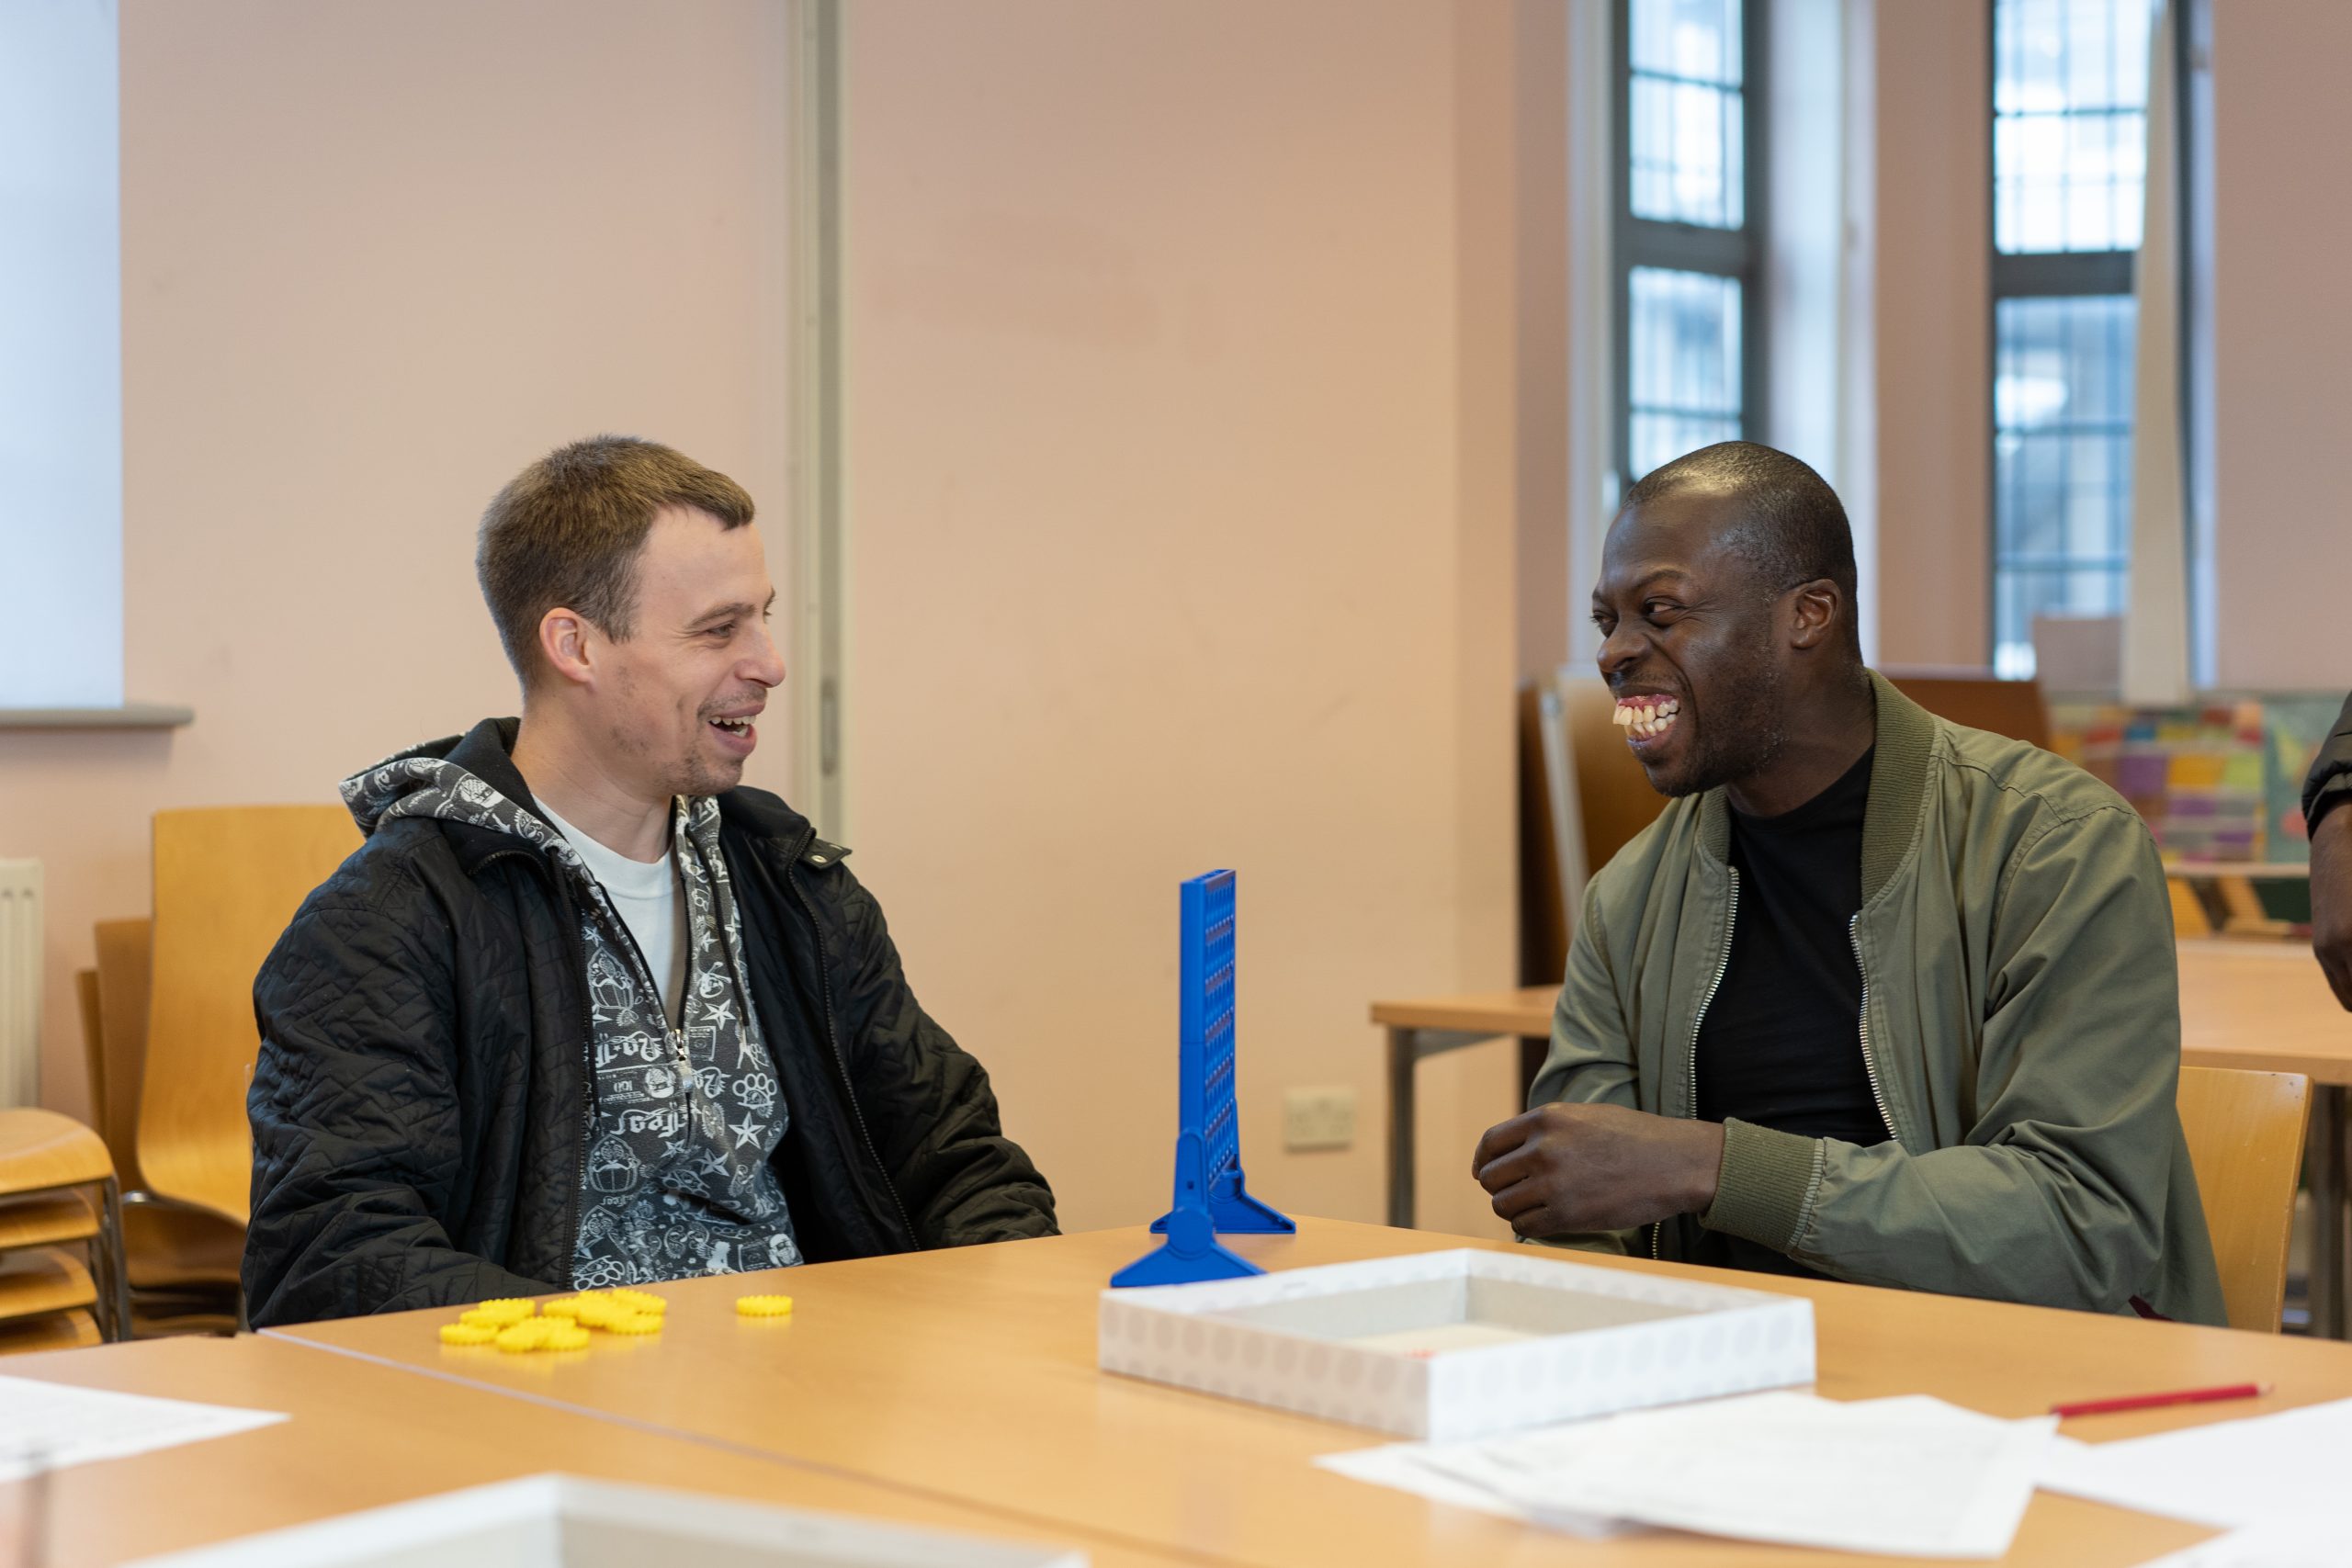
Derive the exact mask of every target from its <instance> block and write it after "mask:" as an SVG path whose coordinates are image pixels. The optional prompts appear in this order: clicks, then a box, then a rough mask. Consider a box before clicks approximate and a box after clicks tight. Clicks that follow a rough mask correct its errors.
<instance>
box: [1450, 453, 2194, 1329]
mask: <svg viewBox="0 0 2352 1568" xmlns="http://www.w3.org/2000/svg"><path fill="white" fill-rule="evenodd" d="M1593 616H1594V620H1595V621H1596V622H1597V624H1598V625H1599V626H1600V630H1601V634H1602V637H1604V639H1605V640H1604V641H1603V642H1602V644H1601V649H1600V672H1601V674H1602V675H1603V676H1604V677H1606V678H1607V680H1608V682H1609V683H1610V686H1611V689H1612V690H1613V691H1614V692H1615V693H1616V695H1617V699H1618V713H1617V716H1618V721H1619V723H1620V724H1621V725H1623V726H1624V728H1625V729H1626V736H1627V741H1628V744H1629V745H1630V746H1631V747H1632V748H1633V750H1634V755H1635V757H1636V758H1638V759H1639V760H1640V761H1641V764H1642V767H1643V769H1644V771H1645V773H1647V774H1648V776H1649V780H1650V783H1651V784H1652V785H1653V786H1655V787H1656V788H1657V790H1658V791H1659V793H1661V794H1663V795H1669V796H1671V797H1673V798H1672V800H1671V802H1670V803H1669V804H1668V807H1667V808H1666V811H1665V813H1664V814H1663V815H1662V816H1660V817H1659V818H1658V820H1657V823H1656V824H1654V825H1653V826H1652V827H1650V828H1649V829H1645V831H1644V832H1643V833H1642V834H1641V835H1640V836H1639V837H1638V838H1636V839H1634V841H1633V842H1632V843H1630V844H1628V845H1627V846H1626V847H1625V849H1624V850H1623V852H1620V853H1619V854H1618V855H1617V857H1616V858H1615V859H1614V860H1612V861H1611V862H1610V863H1609V864H1608V865H1607V866H1606V867H1604V868H1603V869H1602V870H1601V871H1600V873H1599V874H1597V875H1595V876H1594V877H1593V879H1592V882H1591V884H1590V886H1589V888H1588V889H1587V891H1586V894H1585V898H1584V906H1583V913H1582V916H1581V918H1580V919H1578V921H1577V928H1576V935H1575V940H1574V942H1572V944H1571V945H1570V949H1569V953H1568V964H1567V971H1568V972H1567V977H1566V985H1565V986H1564V987H1563V988H1562V990H1561V995H1560V1004H1559V1009H1558V1011H1557V1013H1556V1014H1555V1018H1554V1021H1553V1027H1552V1053H1551V1056H1550V1058H1549V1059H1548V1060H1547V1061H1546V1062H1545V1064H1544V1069H1543V1071H1542V1073H1541V1074H1539V1075H1538V1077H1536V1080H1535V1084H1534V1087H1533V1089H1532V1092H1531V1094H1530V1096H1529V1102H1530V1104H1531V1105H1532V1107H1533V1109H1532V1110H1530V1111H1527V1112H1526V1113H1525V1114H1523V1115H1521V1116H1517V1117H1514V1118H1513V1119H1511V1120H1510V1121H1508V1122H1503V1123H1502V1124H1501V1125H1499V1126H1498V1127H1495V1128H1493V1129H1491V1130H1490V1131H1488V1132H1487V1135H1486V1136H1485V1137H1484V1138H1483V1139H1482V1140H1480V1142H1479V1145H1478V1148H1477V1151H1476V1156H1474V1161H1473V1168H1474V1169H1475V1171H1476V1175H1477V1178H1478V1180H1479V1182H1480V1184H1481V1185H1482V1186H1484V1187H1485V1188H1486V1189H1487V1191H1488V1192H1489V1193H1491V1194H1492V1195H1493V1198H1494V1208H1495V1212H1496V1213H1498V1214H1499V1215H1501V1216H1502V1217H1503V1218H1505V1219H1507V1220H1509V1221H1510V1222H1511V1224H1512V1225H1513V1226H1514V1227H1515V1228H1516V1229H1517V1230H1518V1231H1519V1233H1520V1234H1521V1235H1525V1236H1529V1237H1534V1238H1541V1239H1544V1240H1552V1241H1561V1242H1566V1243H1568V1244H1571V1245H1578V1246H1588V1247H1604V1248H1609V1249H1614V1250H1623V1249H1626V1248H1629V1247H1638V1248H1640V1249H1642V1250H1645V1251H1647V1252H1649V1253H1651V1254H1652V1255H1654V1256H1657V1257H1661V1258H1680V1259H1683V1260H1686V1261H1691V1262H1699V1263H1713V1264H1719V1265H1724V1266H1728V1267H1735V1268H1746V1269H1762V1270H1767V1271H1772V1272H1779V1273H1789V1274H1800V1275H1807V1276H1812V1277H1826V1278H1832V1279H1839V1280H1855V1281H1859V1282H1860V1283H1863V1284H1871V1285H1896V1286H1905V1287H1908V1288H1911V1289H1915V1290H1925V1291H1941V1292H1950V1293H1952V1294H1957V1295H1971V1296H1988V1297H1996V1298H1999V1299H2002V1300H2007V1301H2017V1302H2031V1303H2041V1304H2043V1305H2048V1306H2064V1307H2076V1308H2083V1309H2087V1310H2091V1311H2097V1312H2116V1313H2130V1312H2138V1313H2141V1314H2146V1315H2158V1316H2164V1317H2172V1318H2181V1319H2186V1320H2188V1321H2191V1322H2197V1323H2221V1322H2222V1321H2223V1314H2222V1293H2221V1284H2220V1280H2219V1279H2218V1277H2217V1275H2216V1274H2215V1272H2214V1267H2213V1255H2212V1247H2211V1241H2210V1240H2209V1238H2208V1236H2207V1234H2206V1230H2205V1217H2204V1212H2203V1210H2202V1208H2201V1207H2200V1206H2199V1202H2198V1198H2197V1186H2196V1179H2195V1176H2194V1173H2193V1172H2192V1171H2191V1170H2190V1168H2189V1163H2188V1150H2187V1147H2186V1145H2185V1144H2184V1143H2183V1141H2182V1138H2181V1131H2180V1121H2179V1117H2178V1115H2177V1112H2176V1111H2175V1109H2174V1095H2175V1092H2176V1089H2177V1080H2178V1077H2179V1066H2180V1014H2179V987H2178V982H2177V977H2176V971H2175V958H2174V953H2173V938H2172V918H2171V906H2170V902H2169V900H2168V898H2167V897H2166V894H2165V882H2164V871H2163V867H2162V866H2161V864H2160V863H2158V861H2157V858H2156V851H2155V845H2154V841H2153V840H2152V839H2151V838H2150V837H2149V834H2148V831H2147V829H2146V828H2145V827H2144V826H2143V824H2142V823H2141V821H2140V818H2138V817H2137V816H2136V815H2135V814H2134V813H2133V812H2132V811H2131V807H2128V806H2127V805H2125V804H2124V802H2123V800H2122V799H2121V798H2120V796H2118V795H2116V794H2115V793H2114V792H2113V791H2111V790H2109V788H2108V787H2107V786H2106V785H2104V784H2100V783H2099V782H2098V780H2096V779H2094V778H2092V777H2091V776H2090V775H2089V774H2088V773H2084V772H2083V771H2082V770H2080V769H2078V768H2076V767H2075V766H2074V765H2073V764H2072V763H2069V762H2066V761H2062V760H2061V759H2059V758H2057V757H2055V756H2052V754H2051V753H2049V752H2047V751H2044V750H2040V749H2039V748H2036V747H2033V746H2030V745H2026V744H2024V743H2022V742H2020V741H2015V740H2008V739H2002V738H2001V737H1999V736H1996V735H1988V734H1985V733H1984V732H1982V731H1979V730H1973V729H1966V728H1961V727H1960V726H1958V725H1954V724H1949V723H1946V722H1944V721H1943V720H1941V719H1939V718H1937V717H1935V716H1932V715H1930V714H1928V712H1927V711H1926V710H1925V709H1923V708H1921V707H1919V706H1918V705H1917V704H1915V703H1913V702H1911V701H1909V700H1908V699H1907V698H1905V697H1904V696H1903V695H1902V694H1900V693H1899V692H1897V691H1895V689H1894V687H1893V686H1891V685H1889V684H1888V683H1887V682H1885V681H1884V680H1883V679H1882V678H1880V677H1878V676H1876V675H1874V674H1872V673H1871V671H1869V670H1867V669H1866V668H1864V666H1863V664H1862V660H1861V649H1860V638H1859V636H1858V634H1857V631H1856V626H1855V616H1854V555H1853V540H1852V536H1851V534H1850V532H1849V529H1848V527H1847V524H1846V515H1845V511H1844V508H1843V507H1841V506H1840V505H1839V504H1838V498H1837V496H1836V494H1835V493H1834V492H1832V491H1831V490H1830V489H1829V487H1828V486H1827V485H1826V484H1825V483H1824V482H1823V481H1822V479H1821V478H1820V476H1819V475H1817V474H1815V472H1814V471H1813V470H1812V469H1811V468H1807V467H1806V466H1805V465H1804V464H1803V463H1801V462H1799V461H1797V460H1796V459H1795V458H1793V457H1788V456H1786V455H1785V454H1783V453H1780V452H1776V451H1773V450H1772V449H1771V448H1770V447H1765V446H1753V445H1749V444H1747V443H1743V442H1726V443H1724V444H1723V445H1721V446H1710V447H1706V448H1703V449H1702V450H1701V451H1698V452H1694V453H1691V455H1690V456H1688V457H1682V458H1679V459H1677V460H1676V461H1675V462H1672V463H1669V464H1668V465H1666V466H1665V467H1663V468H1659V469H1657V470H1656V471H1655V472H1653V473H1652V474H1650V475H1649V476H1648V477H1647V478H1645V479H1643V480H1642V481H1641V482H1640V483H1639V484H1637V485H1635V486H1634V489H1633V490H1632V491H1631V492H1630V493H1629V495H1628V496H1627V499H1626V502H1625V505H1624V508H1623V511H1621V512H1620V513H1619V514H1618V517H1617V520H1616V522H1615V523H1614V524H1613V525H1611V529H1610V532H1609V539H1608V545H1607V548H1606V554H1605V557H1604V564H1603V571H1602V577H1601V581H1600V586H1599V588H1598V590H1597V591H1596V592H1595V593H1594V595H1593Z"/></svg>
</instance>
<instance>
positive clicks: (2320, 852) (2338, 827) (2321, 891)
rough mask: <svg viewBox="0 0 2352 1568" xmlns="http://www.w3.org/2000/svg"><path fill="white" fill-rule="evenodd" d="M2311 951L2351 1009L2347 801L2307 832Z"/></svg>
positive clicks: (2350, 807) (2351, 812)
mask: <svg viewBox="0 0 2352 1568" xmlns="http://www.w3.org/2000/svg"><path fill="white" fill-rule="evenodd" d="M2312 952H2313V953H2317V954H2319V966H2320V967H2321V968H2323V969H2324V970H2326V971H2327V983H2328V984H2329V985H2331V986H2333V987H2335V999H2336V1000H2337V1001H2339V1002H2342V1003H2343V1004H2344V1005H2345V1007H2346V1009H2352V800H2347V801H2342V802H2340V803H2339V804H2337V805H2336V806H2335V807H2330V808H2329V810H2328V812H2327V814H2326V815H2325V816H2324V817H2322V818H2320V819H2319V826H2318V827H2317V828H2314V829H2312Z"/></svg>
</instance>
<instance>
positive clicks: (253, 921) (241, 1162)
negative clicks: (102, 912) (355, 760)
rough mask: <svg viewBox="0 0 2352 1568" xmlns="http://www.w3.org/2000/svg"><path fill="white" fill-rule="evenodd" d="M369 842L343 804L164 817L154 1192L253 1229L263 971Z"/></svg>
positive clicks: (150, 1143) (148, 1110) (147, 1129)
mask: <svg viewBox="0 0 2352 1568" xmlns="http://www.w3.org/2000/svg"><path fill="white" fill-rule="evenodd" d="M358 844H359V829H358V827H357V826H356V824H355V823H354V822H353V821H352V820H351V816H350V814H349V813H348V812H346V811H345V810H344V809H343V808H342V807H339V806H333V807H331V806H236V807H203V808H198V809H193V810H185V811H158V812H157V813H155V932H154V945H153V953H154V976H153V995H152V997H151V998H150V1004H149V1009H148V1015H147V1016H148V1024H147V1069H146V1081H145V1082H144V1084H143V1085H142V1086H141V1095H140V1103H139V1166H140V1170H141V1174H142V1175H143V1176H144V1177H145V1178H146V1181H147V1185H148V1188H149V1190H152V1191H154V1192H157V1193H160V1194H162V1195H163V1196H164V1197H167V1198H177V1199H181V1200H183V1201H187V1202H190V1203H197V1204H201V1205H202V1206H204V1207H205V1208H208V1209H212V1210H214V1211H216V1212H218V1213H222V1214H225V1215H227V1216H229V1217H230V1218H231V1219H233V1220H237V1221H239V1222H241V1223H242V1222H243V1220H244V1219H245V1218H246V1216H247V1213H248V1203H249V1196H250V1192H251V1189H252V1183H253V1136H252V1133H251V1131H250V1130H249V1128H248V1127H247V1125H246V1122H245V1089H246V1086H247V1084H248V1083H249V1082H250V1081H251V1079H252V1077H253V1070H254V1057H255V1056H256V1055H259V1053H260V1049H261V1039H260V1036H259V1034H258V1033H257V1032H255V1029H254V1006H253V987H254V974H255V972H256V971H258V970H259V969H260V968H261V964H262V960H263V959H265V958H266V957H268V956H269V950H270V949H271V947H273V946H275V945H276V944H277V939H278V937H279V936H280V935H281V934H283V933H284V931H285V930H286V927H287V923H288V921H289V920H291V919H293V916H294V911H295V909H296V908H298V907H299V906H300V904H301V902H302V900H303V898H304V897H307V896H308V895H309V894H310V892H311V889H312V888H314V887H316V886H318V885H319V884H320V883H322V882H323V881H325V880H326V879H327V877H328V875H329V874H331V873H333V872H334V868H335V867H336V866H337V865H339V864H341V863H342V862H343V859H344V857H345V855H347V854H349V853H350V852H352V851H353V850H354V849H356V848H357V847H358Z"/></svg>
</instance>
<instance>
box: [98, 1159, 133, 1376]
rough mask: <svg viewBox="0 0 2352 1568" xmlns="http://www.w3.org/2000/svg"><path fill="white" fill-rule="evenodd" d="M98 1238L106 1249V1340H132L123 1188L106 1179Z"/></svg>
mask: <svg viewBox="0 0 2352 1568" xmlns="http://www.w3.org/2000/svg"><path fill="white" fill-rule="evenodd" d="M98 1235H99V1238H100V1241H101V1243H102V1244H103V1246H104V1247H105V1249H106V1270H105V1282H104V1283H103V1284H102V1285H101V1286H100V1290H101V1291H102V1292H103V1293H104V1295H105V1298H106V1310H105V1311H104V1312H103V1313H101V1314H99V1316H100V1320H101V1321H102V1322H103V1323H104V1324H105V1325H106V1337H107V1339H108V1340H109V1341H114V1342H119V1341H121V1340H125V1339H128V1338H130V1247H129V1243H128V1242H127V1241H126V1239H125V1238H124V1235H123V1230H122V1186H121V1183H119V1181H117V1180H116V1179H114V1178H113V1177H111V1176H109V1177H107V1179H106V1207H105V1212H104V1213H102V1214H101V1215H100V1217H99V1223H98Z"/></svg>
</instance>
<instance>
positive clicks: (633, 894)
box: [539, 802, 686, 1027]
mask: <svg viewBox="0 0 2352 1568" xmlns="http://www.w3.org/2000/svg"><path fill="white" fill-rule="evenodd" d="M539 815H540V816H542V817H545V818H547V819H548V825H549V826H550V827H552V828H554V829H555V830H556V831H557V832H559V833H561V834H562V835H563V836H564V839H565V840H566V841H568V842H569V843H570V844H571V847H572V848H573V849H575V850H577V851H579V852H580V858H581V859H582V860H583V861H585V862H587V863H588V870H589V874H591V875H593V876H594V877H595V879H596V880H597V881H598V882H601V883H603V884H604V885H605V897H607V898H610V899H611V900H612V901H613V908H615V909H617V910H618V911H620V917H621V920H622V923H624V924H625V925H627V926H628V934H629V935H630V936H632V937H635V938H636V939H637V948H638V951H639V953H644V954H645V966H646V967H647V968H648V969H650V970H651V971H652V972H653V978H654V979H655V981H656V982H658V983H659V984H660V985H661V987H662V1011H663V1012H664V1013H666V1014H667V1015H668V1016H669V1020H670V1022H671V1025H672V1026H673V1027H675V1026H676V1024H677V1021H678V1017H679V1010H680V1009H681V1008H682V1007H683V1006H684V1003H685V998H686V944H685V943H684V942H681V941H679V940H678V933H679V932H680V931H683V930H684V929H685V918H684V917H685V889H684V887H683V886H680V885H679V881H678V864H677V851H676V849H675V847H674V846H673V848H671V849H670V850H668V851H666V852H663V854H662V858H661V859H660V860H657V861H641V860H631V859H629V858H628V856H627V855H624V854H618V853H616V852H613V851H611V850H608V849H606V848H605V846H604V845H602V844H600V843H598V842H597V841H596V840H594V839H592V838H590V837H589V836H588V835H587V834H585V833H583V832H582V831H581V830H580V829H577V828H575V827H573V826H572V825H571V823H569V822H567V821H565V820H564V819H563V818H560V817H558V816H557V815H556V814H555V812H554V811H553V810H551V809H550V808H549V807H548V806H547V804H546V803H545V802H541V803H540V804H539ZM664 826H667V824H666V822H665V824H664Z"/></svg>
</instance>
